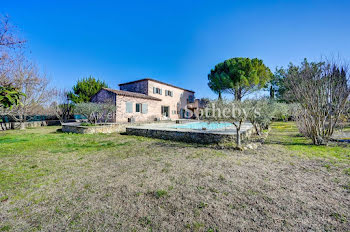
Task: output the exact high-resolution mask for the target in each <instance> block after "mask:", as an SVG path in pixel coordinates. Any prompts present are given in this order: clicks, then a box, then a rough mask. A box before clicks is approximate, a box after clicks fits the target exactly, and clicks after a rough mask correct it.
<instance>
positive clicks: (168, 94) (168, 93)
mask: <svg viewBox="0 0 350 232" xmlns="http://www.w3.org/2000/svg"><path fill="white" fill-rule="evenodd" d="M165 96H170V97H172V96H173V91H170V90H165Z"/></svg>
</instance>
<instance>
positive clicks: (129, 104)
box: [125, 102, 132, 113]
mask: <svg viewBox="0 0 350 232" xmlns="http://www.w3.org/2000/svg"><path fill="white" fill-rule="evenodd" d="M125 104H126V113H132V102H126V103H125Z"/></svg>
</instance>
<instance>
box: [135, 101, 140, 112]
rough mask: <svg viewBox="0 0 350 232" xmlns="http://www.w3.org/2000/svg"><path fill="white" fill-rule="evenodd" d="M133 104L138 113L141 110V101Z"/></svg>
mask: <svg viewBox="0 0 350 232" xmlns="http://www.w3.org/2000/svg"><path fill="white" fill-rule="evenodd" d="M135 106H136V109H135V112H138V113H139V112H141V103H136V104H135Z"/></svg>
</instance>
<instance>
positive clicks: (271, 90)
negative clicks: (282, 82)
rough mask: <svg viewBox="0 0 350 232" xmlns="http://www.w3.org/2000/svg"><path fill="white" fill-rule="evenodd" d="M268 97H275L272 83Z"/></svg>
mask: <svg viewBox="0 0 350 232" xmlns="http://www.w3.org/2000/svg"><path fill="white" fill-rule="evenodd" d="M270 98H271V99H274V98H275V90H274V88H273V87H272V85H271V86H270Z"/></svg>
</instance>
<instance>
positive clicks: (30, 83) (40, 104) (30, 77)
mask: <svg viewBox="0 0 350 232" xmlns="http://www.w3.org/2000/svg"><path fill="white" fill-rule="evenodd" d="M16 64H17V65H16V66H15V69H14V70H13V72H12V75H11V76H10V78H11V79H10V80H11V82H12V83H13V85H14V86H15V87H16V88H17V89H19V90H20V91H21V92H23V93H24V94H25V96H22V97H21V103H22V104H20V105H18V106H16V107H13V108H12V109H4V110H3V112H2V114H5V115H9V116H11V117H12V118H13V119H14V120H15V121H18V122H20V123H21V129H24V122H26V121H27V117H31V116H33V115H36V114H43V113H44V112H46V110H47V108H48V106H49V105H50V103H51V101H52V99H53V98H52V96H54V94H55V90H54V89H52V88H50V87H49V80H48V79H47V78H46V77H45V75H43V74H41V73H40V72H39V71H38V68H37V66H36V65H34V64H33V63H31V62H26V61H23V60H21V61H19V62H16Z"/></svg>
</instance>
